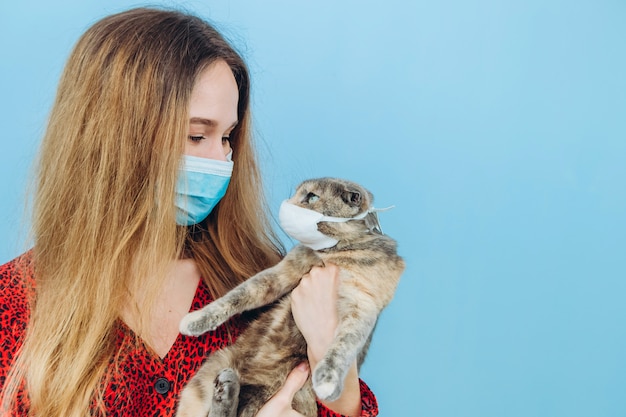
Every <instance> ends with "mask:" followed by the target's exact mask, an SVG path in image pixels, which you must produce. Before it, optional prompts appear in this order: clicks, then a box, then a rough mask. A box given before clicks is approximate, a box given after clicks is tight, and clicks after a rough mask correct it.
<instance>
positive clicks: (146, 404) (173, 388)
mask: <svg viewBox="0 0 626 417" xmlns="http://www.w3.org/2000/svg"><path fill="white" fill-rule="evenodd" d="M29 259H30V254H28V253H27V254H26V255H23V256H22V257H21V258H17V259H14V260H13V261H10V262H8V263H6V264H4V265H2V266H0V341H1V342H0V390H1V389H2V387H3V386H4V382H5V379H6V375H7V373H8V371H9V369H10V367H11V364H12V362H13V357H14V355H15V352H16V351H17V349H18V348H19V346H20V344H21V338H22V336H23V334H24V330H25V328H26V325H27V323H28V317H29V306H28V301H27V300H28V296H29V291H32V288H33V287H34V285H33V284H34V282H33V281H34V279H33V274H32V267H31V266H30V264H29ZM18 262H21V264H22V265H24V264H26V265H27V267H26V268H17V264H18ZM24 272H25V273H24ZM29 289H30V290H29ZM210 301H211V297H210V295H209V292H208V289H207V287H206V286H205V285H204V284H203V283H202V282H201V283H200V285H199V286H198V289H197V290H196V294H195V297H194V300H193V302H192V306H191V310H192V311H193V310H197V309H199V308H201V307H202V306H204V305H206V304H207V303H209V302H210ZM230 323H231V332H234V333H235V336H236V334H237V333H239V332H240V331H241V328H242V323H241V322H240V321H236V320H233V321H231V322H230ZM117 336H118V337H117V340H118V348H119V349H120V352H122V355H121V359H120V362H118V365H117V366H118V367H117V369H116V368H115V367H114V365H113V364H112V365H111V368H110V379H109V382H108V383H107V388H106V391H105V405H106V409H107V416H120V417H122V416H124V417H129V416H141V417H146V416H155V417H156V416H160V417H165V416H173V415H174V413H175V410H176V405H177V402H178V396H179V394H180V392H181V390H182V389H183V388H184V386H185V384H186V383H187V382H188V381H189V379H190V378H191V377H192V376H193V375H194V374H195V372H196V371H197V370H198V368H199V367H200V365H201V364H202V362H203V360H204V359H205V358H206V357H207V355H209V354H211V352H214V351H216V350H218V349H220V348H222V347H224V346H226V345H227V344H228V343H229V337H228V333H227V331H226V329H225V327H224V326H221V327H219V328H218V329H216V330H215V331H212V332H208V333H206V334H204V335H202V336H200V337H190V336H183V335H180V334H179V335H178V338H177V339H176V342H174V345H173V346H172V348H171V349H170V351H169V352H168V353H167V355H166V356H165V357H164V358H160V357H159V356H158V355H156V354H154V353H153V352H152V351H151V350H150V349H148V348H147V347H146V346H145V345H143V344H142V343H139V344H137V343H135V340H136V339H137V338H136V337H135V335H134V333H133V332H132V330H130V329H129V328H128V327H127V326H126V325H124V323H123V322H121V321H120V323H119V326H118V329H117ZM360 386H361V398H362V410H363V411H362V413H361V416H362V417H372V416H376V415H378V405H377V402H376V398H375V397H374V394H373V393H372V392H371V391H370V389H369V388H368V387H367V385H366V384H365V383H364V382H363V381H360ZM20 397H22V398H23V397H24V396H23V395H21V396H20ZM27 408H28V404H27V401H24V402H22V403H20V404H17V406H16V409H15V412H14V414H13V415H16V416H26V415H27V412H26V411H25V410H26V409H27ZM322 416H323V417H331V416H339V414H337V413H335V412H333V411H331V410H329V409H328V408H326V407H324V406H323V405H322V404H321V403H319V404H318V417H322Z"/></svg>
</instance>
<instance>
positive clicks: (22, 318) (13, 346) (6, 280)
mask: <svg viewBox="0 0 626 417" xmlns="http://www.w3.org/2000/svg"><path fill="white" fill-rule="evenodd" d="M33 293H34V277H33V267H32V253H31V252H27V253H25V254H23V255H21V256H19V257H17V258H15V259H13V260H12V261H9V262H7V263H5V264H4V265H2V266H0V381H3V380H4V378H5V377H6V374H7V372H8V369H9V368H10V366H11V363H12V362H13V358H14V356H15V353H16V352H17V350H18V348H19V346H20V344H21V342H22V339H23V336H24V332H25V330H26V325H27V323H28V320H29V317H30V298H31V295H32V294H33Z"/></svg>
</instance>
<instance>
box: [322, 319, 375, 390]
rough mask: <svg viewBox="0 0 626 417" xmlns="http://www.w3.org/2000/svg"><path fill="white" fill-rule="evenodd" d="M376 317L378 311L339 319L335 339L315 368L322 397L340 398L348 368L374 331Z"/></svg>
mask: <svg viewBox="0 0 626 417" xmlns="http://www.w3.org/2000/svg"><path fill="white" fill-rule="evenodd" d="M376 318H377V314H358V313H356V312H355V314H354V315H352V316H351V317H349V318H344V319H343V320H342V321H340V323H339V326H338V328H337V334H336V336H335V338H334V340H333V342H332V343H331V345H330V347H329V348H328V350H327V352H326V354H325V355H324V357H323V358H322V359H321V360H320V361H319V362H318V363H317V365H316V366H315V369H314V371H313V375H312V382H313V389H314V390H315V394H316V395H317V396H318V397H319V398H320V399H322V400H325V401H334V400H336V399H338V398H339V396H340V395H341V392H342V391H343V386H344V381H345V379H346V376H347V374H348V371H349V370H350V367H351V366H352V364H353V363H354V361H355V359H356V358H357V356H358V354H359V352H360V351H361V349H362V348H363V347H364V345H365V344H366V342H367V340H368V338H369V336H370V334H371V332H372V331H373V329H374V326H375V325H376Z"/></svg>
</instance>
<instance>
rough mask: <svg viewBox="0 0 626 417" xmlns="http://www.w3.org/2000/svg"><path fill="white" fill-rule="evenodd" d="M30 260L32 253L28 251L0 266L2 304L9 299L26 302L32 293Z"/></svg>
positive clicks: (33, 283) (33, 281)
mask: <svg viewBox="0 0 626 417" xmlns="http://www.w3.org/2000/svg"><path fill="white" fill-rule="evenodd" d="M32 258H33V256H32V251H28V252H26V253H24V254H22V255H20V256H18V257H17V258H15V259H13V260H11V261H9V262H7V263H5V264H4V265H1V266H0V297H2V300H3V303H4V301H5V300H7V301H8V300H9V299H11V300H15V301H20V300H23V301H24V302H26V301H27V298H28V296H30V295H31V294H32V292H33V291H34V287H35V279H34V273H33V264H32ZM2 307H3V308H5V307H7V306H4V305H3V306H2Z"/></svg>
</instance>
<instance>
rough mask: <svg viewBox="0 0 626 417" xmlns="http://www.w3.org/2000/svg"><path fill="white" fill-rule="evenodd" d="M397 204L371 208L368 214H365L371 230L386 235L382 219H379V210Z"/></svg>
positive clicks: (366, 224)
mask: <svg viewBox="0 0 626 417" xmlns="http://www.w3.org/2000/svg"><path fill="white" fill-rule="evenodd" d="M394 207H395V206H389V207H385V208H381V209H379V208H373V207H372V208H371V209H370V210H369V211H368V212H367V216H365V226H366V227H367V228H368V229H369V231H370V232H372V233H376V234H378V235H384V234H385V233H384V232H383V228H382V227H381V226H380V221H379V220H378V212H379V211H387V210H391V209H392V208H394Z"/></svg>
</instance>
